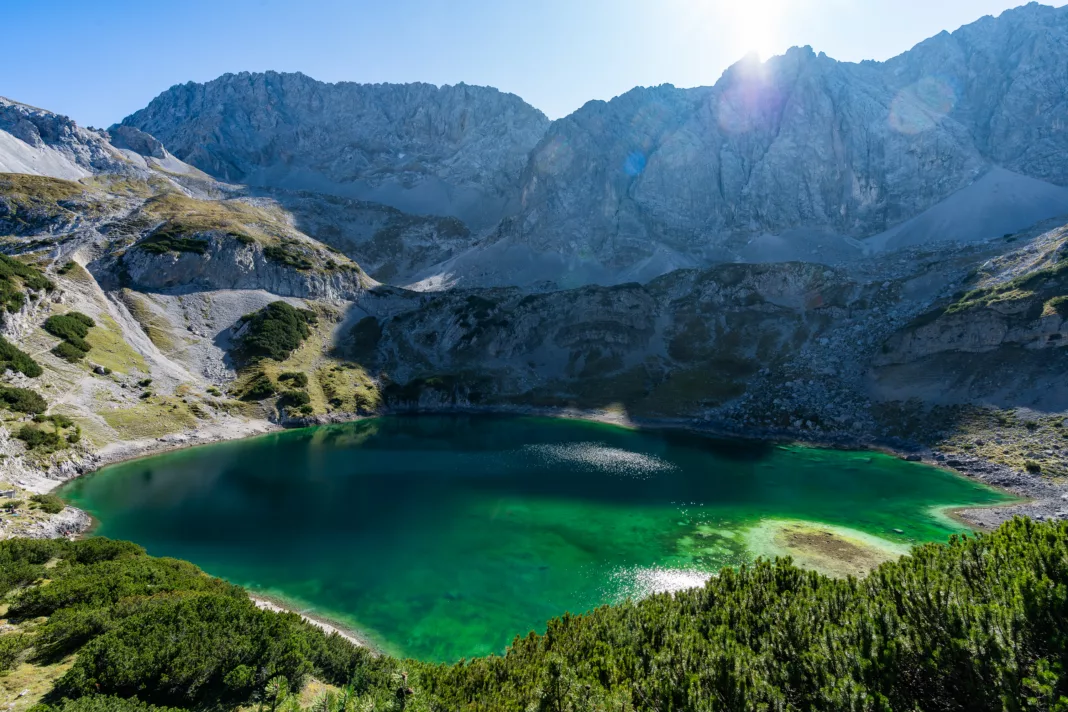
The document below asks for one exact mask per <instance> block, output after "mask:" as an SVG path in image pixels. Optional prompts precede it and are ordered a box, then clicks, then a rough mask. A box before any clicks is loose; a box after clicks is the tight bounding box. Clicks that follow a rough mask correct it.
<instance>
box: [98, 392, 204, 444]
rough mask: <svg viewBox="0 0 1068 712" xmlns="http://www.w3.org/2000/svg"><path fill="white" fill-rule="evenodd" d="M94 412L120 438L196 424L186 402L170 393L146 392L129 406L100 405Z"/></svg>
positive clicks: (166, 432) (174, 430) (159, 434)
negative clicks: (147, 395) (110, 406)
mask: <svg viewBox="0 0 1068 712" xmlns="http://www.w3.org/2000/svg"><path fill="white" fill-rule="evenodd" d="M97 414H98V415H99V416H100V417H101V418H103V419H104V421H105V422H106V423H107V424H108V425H109V426H111V428H112V429H113V430H114V431H115V432H116V433H118V435H119V437H120V438H122V439H123V440H136V439H140V438H158V437H162V436H164V435H169V434H171V433H178V432H182V431H184V430H191V429H193V428H195V427H196V426H197V417H196V415H195V414H194V413H193V411H192V410H191V409H190V407H189V404H187V403H183V402H182V401H181V399H180V398H173V397H169V396H149V397H148V398H146V399H144V400H142V401H140V402H139V403H137V405H134V406H131V407H129V408H114V409H100V410H98V411H97Z"/></svg>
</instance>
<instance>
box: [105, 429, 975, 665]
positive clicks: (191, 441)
mask: <svg viewBox="0 0 1068 712" xmlns="http://www.w3.org/2000/svg"><path fill="white" fill-rule="evenodd" d="M423 414H425V415H439V416H440V415H444V416H449V415H461V416H462V415H470V416H478V415H481V416H490V417H492V416H493V415H501V416H524V415H525V416H533V417H548V418H552V419H556V420H574V421H579V422H588V423H598V424H603V425H607V426H610V427H612V428H615V427H624V428H628V429H631V430H645V431H648V432H653V431H655V430H673V431H688V432H692V433H696V434H698V435H700V436H707V437H717V436H718V437H730V438H738V437H740V436H741V435H740V434H738V433H730V432H725V431H724V430H723V429H719V430H714V429H713V428H712V427H707V424H702V425H706V427H694V426H693V424H686V423H679V422H674V423H670V424H665V423H662V422H661V423H648V422H634V421H632V420H630V419H627V418H624V417H622V416H621V414H619V413H613V412H575V411H562V412H561V411H548V412H545V411H542V412H536V413H534V412H524V413H516V412H504V413H501V412H500V411H486V410H478V411H470V410H468V411H464V412H458V411H452V410H450V411H436V412H434V413H423ZM387 415H392V416H404V415H414V416H416V417H417V416H418V415H420V414H419V413H413V412H412V411H407V410H406V411H395V412H393V413H389V414H387ZM377 417H380V416H373V418H377ZM370 419H372V418H369V417H360V418H349V419H345V420H342V421H339V422H338V423H337V424H343V423H345V422H353V421H360V420H370ZM287 425H290V426H291V427H290V428H282V427H281V426H279V425H277V424H269V425H268V426H267V427H266V428H265V432H264V431H261V432H251V433H247V434H246V435H245V436H244V437H219V436H220V435H223V434H226V433H230V434H232V433H233V432H234V431H232V430H230V431H225V432H224V433H218V432H217V433H215V436H216V437H215V439H214V440H212V439H209V437H208V434H207V433H205V432H203V431H201V433H200V434H199V435H198V436H197V437H182V438H177V437H170V438H166V439H162V440H159V441H156V442H154V443H148V445H149V447H148V448H136V449H135V448H129V447H127V448H123V449H118V448H112V449H111V450H110V451H109V452H108V453H107V455H108V456H109V457H108V458H107V459H108V460H109V462H107V463H106V464H112V463H113V462H128V461H133V460H137V459H140V458H143V457H149V456H154V455H156V454H159V453H162V452H167V451H177V450H181V449H185V448H189V447H193V446H196V445H200V444H207V443H210V442H216V443H218V442H238V441H240V440H243V439H250V437H253V436H262V435H264V434H271V433H280V432H283V430H286V431H288V432H296V430H297V428H295V427H292V426H295V425H300V426H303V427H321V426H324V425H328V423H287ZM687 425H689V427H687ZM592 432H596V429H593V430H592ZM746 439H748V440H753V441H756V440H763V441H773V442H778V443H797V439H795V438H789V437H780V438H777V439H774V440H772V439H771V438H768V437H762V436H759V435H755V434H749V435H748V437H747V438H746ZM810 444H811V443H806V445H810ZM850 445H853V446H850ZM818 446H820V447H823V448H826V449H836V450H842V451H853V452H857V451H860V452H875V451H882V452H885V453H891V454H894V455H897V456H899V457H901V453H900V452H898V453H894V452H893V451H892V450H889V449H888V448H878V447H873V446H872V445H871V444H864V445H862V446H860V447H857V446H856V444H855V442H854V443H850V442H844V441H838V442H834V443H820V444H818ZM101 459H104V458H101ZM902 459H908V458H904V457H902ZM101 466H102V465H101ZM943 469H946V468H943ZM943 501H946V500H943ZM949 501H953V500H952V499H950V500H949ZM957 501H961V500H957ZM966 525H967V526H968V527H971V526H974V525H973V524H972V523H971V522H966ZM893 526H896V525H893ZM895 531H897V530H895ZM248 595H249V597H250V598H251V599H252V600H253V601H255V602H256V605H257V606H258V607H260V608H263V609H269V610H277V611H289V612H293V613H295V614H296V615H300V616H301V617H302V618H303V619H304V620H306V621H308V622H309V623H310V624H312V625H316V626H317V627H319V628H320V629H322V630H324V631H325V632H327V633H328V634H329V633H334V632H337V633H338V634H339V635H341V636H342V637H345V638H346V639H348V640H350V642H353V643H354V644H357V645H362V646H364V647H367V648H368V649H369V650H372V651H375V652H381V651H380V650H378V649H377V648H376V646H375V645H374V644H371V643H370V642H369V638H368V636H366V635H364V634H363V633H361V632H360V631H359V630H358V629H357V628H353V626H352V625H350V624H346V623H344V622H342V621H340V620H337V619H331V618H330V617H327V616H321V615H318V614H315V613H311V614H309V613H307V612H305V611H304V610H301V609H302V606H303V604H301V603H299V602H292V601H287V600H285V599H282V598H279V597H276V596H272V595H271V594H264V593H260V592H251V591H250V592H248Z"/></svg>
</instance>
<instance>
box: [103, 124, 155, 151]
mask: <svg viewBox="0 0 1068 712" xmlns="http://www.w3.org/2000/svg"><path fill="white" fill-rule="evenodd" d="M108 133H109V134H110V136H111V143H112V145H113V146H115V147H116V148H126V149H129V150H131V151H133V152H134V153H137V154H140V155H142V156H147V157H152V158H166V157H167V152H166V151H165V150H164V148H163V143H161V142H160V140H159V139H157V138H155V137H154V136H150V135H148V134H146V133H145V132H144V131H141V130H140V129H135V128H134V127H133V126H116V127H114V128H113V129H111V131H109V132H108Z"/></svg>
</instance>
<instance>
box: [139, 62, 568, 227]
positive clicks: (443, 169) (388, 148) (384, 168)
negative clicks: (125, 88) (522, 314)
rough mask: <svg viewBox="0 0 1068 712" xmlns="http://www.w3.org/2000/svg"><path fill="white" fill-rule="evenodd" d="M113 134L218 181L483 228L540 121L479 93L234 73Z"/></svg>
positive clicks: (504, 197) (175, 92) (170, 99)
mask: <svg viewBox="0 0 1068 712" xmlns="http://www.w3.org/2000/svg"><path fill="white" fill-rule="evenodd" d="M122 123H123V125H124V126H130V127H135V128H138V129H141V130H143V131H147V132H148V133H151V134H152V135H154V136H156V137H157V138H159V139H161V140H162V141H163V143H164V144H165V145H166V146H167V147H168V148H169V149H170V150H171V151H172V152H174V153H175V155H177V156H178V157H179V158H182V159H183V160H185V161H187V162H189V163H191V164H193V165H195V166H196V167H198V168H200V169H202V170H204V171H206V172H208V173H210V174H212V175H215V176H216V177H219V178H223V179H226V180H230V181H240V182H245V183H248V184H251V185H260V186H269V187H273V188H286V189H301V190H314V191H319V192H325V193H331V194H335V195H341V196H345V197H353V198H358V199H361V200H370V201H375V202H379V203H383V204H386V205H391V206H393V207H397V208H400V209H402V210H406V211H409V212H414V213H429V214H442V215H454V216H456V217H460V218H461V219H463V220H465V222H468V223H469V224H471V225H473V226H479V227H483V226H488V225H492V224H493V223H495V222H496V221H497V220H499V219H500V218H501V217H503V216H504V215H505V214H507V213H508V212H509V211H511V210H512V209H514V205H513V198H514V196H515V194H516V192H517V187H518V185H517V184H518V177H519V173H520V171H521V170H522V168H523V165H524V164H525V163H526V158H527V154H528V153H529V151H530V149H531V148H533V147H534V145H535V144H536V143H537V142H538V140H539V139H540V138H541V137H542V134H543V133H544V131H545V128H546V126H547V125H548V123H549V122H548V119H547V118H546V117H545V116H544V115H543V114H542V113H541V112H540V111H538V110H537V109H534V108H533V107H531V106H529V105H528V104H526V103H525V102H523V101H522V100H521V99H520V98H519V97H517V96H515V95H513V94H506V93H503V92H500V91H498V90H496V89H493V88H489V87H478V86H470V85H466V84H459V85H456V86H441V87H438V86H434V85H431V84H356V83H352V82H339V83H336V84H329V83H325V82H319V81H316V80H314V79H311V78H310V77H308V76H306V75H303V74H299V73H298V74H288V73H278V72H265V73H248V72H243V73H240V74H226V75H223V76H222V77H219V78H218V79H215V80H213V81H211V82H207V83H205V84H195V83H188V84H184V85H179V86H174V87H171V88H170V89H169V90H167V91H166V92H164V93H163V94H161V95H160V96H158V97H157V98H156V99H154V100H153V101H152V102H151V103H150V104H149V105H148V107H146V108H145V109H143V110H141V111H139V112H137V113H135V114H133V115H131V116H129V117H127V118H126V119H125V120H124V121H123V122H122Z"/></svg>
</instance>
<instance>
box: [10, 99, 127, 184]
mask: <svg viewBox="0 0 1068 712" xmlns="http://www.w3.org/2000/svg"><path fill="white" fill-rule="evenodd" d="M108 138H109V137H108V134H107V133H106V132H104V131H94V130H91V129H85V128H82V127H80V126H78V125H77V124H76V123H74V122H73V121H72V120H70V119H69V118H67V117H66V116H62V115H60V114H54V113H52V112H51V111H45V110H43V109H38V108H36V107H33V106H28V105H26V104H20V103H18V102H15V101H11V100H9V99H5V98H3V97H0V173H26V174H30V175H40V176H51V177H53V178H67V179H77V178H82V177H84V176H88V175H91V174H93V173H98V172H104V171H115V172H118V171H122V170H124V169H125V168H126V162H125V161H123V159H122V156H121V155H120V154H119V152H118V151H116V150H115V148H114V147H113V146H112V145H111V144H110V143H109V142H108Z"/></svg>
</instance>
